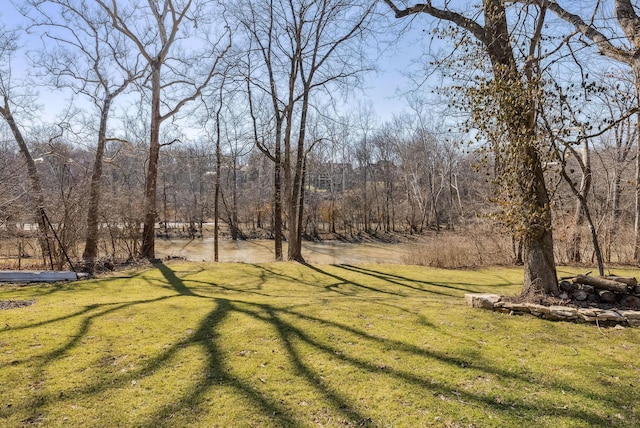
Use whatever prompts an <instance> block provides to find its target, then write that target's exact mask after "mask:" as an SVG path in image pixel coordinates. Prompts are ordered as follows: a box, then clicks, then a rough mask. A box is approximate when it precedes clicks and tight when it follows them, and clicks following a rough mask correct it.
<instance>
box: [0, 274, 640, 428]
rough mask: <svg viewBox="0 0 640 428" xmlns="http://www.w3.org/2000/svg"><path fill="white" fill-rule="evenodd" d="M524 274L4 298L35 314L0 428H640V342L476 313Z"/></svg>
mask: <svg viewBox="0 0 640 428" xmlns="http://www.w3.org/2000/svg"><path fill="white" fill-rule="evenodd" d="M616 273H619V274H627V275H636V276H637V275H638V271H626V272H625V271H620V272H616ZM560 274H561V275H562V274H563V272H560ZM521 278H522V272H521V270H518V269H504V268H501V269H483V270H475V271H451V270H438V269H432V268H424V267H414V266H399V265H361V266H351V265H337V266H311V265H301V264H294V263H273V264H219V265H215V264H205V263H171V264H159V265H157V266H155V267H154V268H151V269H145V270H140V271H135V272H128V273H120V274H117V275H116V276H113V277H109V278H103V279H95V280H90V281H83V282H78V283H69V284H55V285H30V286H25V287H8V286H5V287H0V300H35V304H33V305H31V306H27V307H22V308H16V309H10V310H4V311H0V321H1V322H0V425H2V426H26V425H32V424H36V425H38V424H41V425H43V426H54V427H55V426H104V427H111V426H138V427H158V426H171V427H175V426H202V427H213V426H221V427H228V426H234V427H235V426H256V427H268V426H274V427H276V426H277V427H282V426H301V427H304V426H331V427H333V426H375V427H378V426H379V427H388V426H398V427H404V426H448V427H455V426H477V427H485V426H496V427H504V426H514V427H516V426H517V427H519V426H549V427H558V426H563V427H566V426H575V427H584V426H629V427H631V426H638V425H640V416H639V415H638V412H639V411H640V408H639V406H640V405H639V404H638V403H640V388H639V387H640V360H638V354H639V353H640V329H637V328H625V329H613V328H607V329H604V328H598V327H596V326H594V325H587V324H571V323H562V322H549V321H544V320H539V319H537V318H533V317H529V316H509V315H505V314H499V313H493V312H490V311H482V310H475V309H471V308H468V307H466V306H465V304H464V299H463V294H464V293H466V292H495V293H498V294H515V293H517V292H518V291H519V285H518V284H519V283H520V282H521Z"/></svg>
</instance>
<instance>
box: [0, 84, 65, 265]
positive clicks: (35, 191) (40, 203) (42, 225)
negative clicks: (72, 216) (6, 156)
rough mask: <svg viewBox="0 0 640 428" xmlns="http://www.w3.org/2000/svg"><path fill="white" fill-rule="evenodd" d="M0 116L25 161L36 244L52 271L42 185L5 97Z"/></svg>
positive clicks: (0, 108) (51, 255)
mask: <svg viewBox="0 0 640 428" xmlns="http://www.w3.org/2000/svg"><path fill="white" fill-rule="evenodd" d="M0 114H2V116H3V117H4V119H5V120H6V122H7V124H8V125H9V128H10V129H11V132H12V133H13V137H14V138H15V139H16V142H17V143H18V148H19V149H20V153H21V154H22V157H23V158H24V160H25V164H26V166H27V175H28V177H29V190H30V191H31V195H30V196H31V197H30V200H31V201H32V204H33V208H34V213H35V218H36V223H38V243H39V245H40V250H41V252H42V258H43V260H44V263H45V265H46V263H47V261H49V264H50V265H51V268H52V269H53V258H52V257H53V254H52V250H51V242H50V241H49V234H48V232H47V231H48V230H49V225H48V222H47V214H46V212H45V210H44V192H43V191H42V185H41V184H40V178H39V177H38V170H37V169H36V163H35V161H34V160H33V157H32V156H31V152H30V151H29V147H28V146H27V142H26V141H25V139H24V137H23V136H22V132H21V131H20V128H19V127H18V124H17V123H16V121H15V118H14V117H13V113H12V112H11V108H10V106H9V100H8V98H7V97H6V96H5V97H4V107H0Z"/></svg>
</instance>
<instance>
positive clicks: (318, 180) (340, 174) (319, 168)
mask: <svg viewBox="0 0 640 428" xmlns="http://www.w3.org/2000/svg"><path fill="white" fill-rule="evenodd" d="M352 177H353V166H352V165H351V164H350V163H338V162H323V163H320V164H316V165H314V166H313V168H311V169H310V171H308V172H307V184H308V185H309V186H311V187H313V188H315V189H318V190H333V191H334V192H343V191H345V190H346V189H348V188H349V184H350V182H351V181H352Z"/></svg>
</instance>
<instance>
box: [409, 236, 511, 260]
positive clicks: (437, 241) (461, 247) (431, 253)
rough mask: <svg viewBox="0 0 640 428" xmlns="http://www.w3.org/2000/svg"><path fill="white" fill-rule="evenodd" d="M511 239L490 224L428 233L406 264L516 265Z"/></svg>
mask: <svg viewBox="0 0 640 428" xmlns="http://www.w3.org/2000/svg"><path fill="white" fill-rule="evenodd" d="M513 261H514V253H513V249H512V246H511V240H510V239H509V238H508V237H507V236H505V235H503V234H500V233H499V232H498V231H496V230H493V229H491V228H489V227H487V226H483V225H477V226H475V227H468V228H465V229H464V230H458V231H444V232H439V233H430V234H428V235H425V237H424V238H423V239H422V242H420V243H418V244H416V249H415V251H413V252H411V253H410V254H408V255H407V256H406V257H405V260H404V262H405V263H406V264H412V265H420V266H430V267H436V268H445V269H463V268H478V267H482V266H504V265H509V264H513Z"/></svg>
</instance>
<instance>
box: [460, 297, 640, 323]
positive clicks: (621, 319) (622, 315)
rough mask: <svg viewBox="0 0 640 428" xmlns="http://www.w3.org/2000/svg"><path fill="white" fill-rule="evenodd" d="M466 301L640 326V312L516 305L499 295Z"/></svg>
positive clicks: (513, 311)
mask: <svg viewBox="0 0 640 428" xmlns="http://www.w3.org/2000/svg"><path fill="white" fill-rule="evenodd" d="M465 300H466V302H467V304H468V305H469V306H472V307H474V308H482V309H489V310H493V311H498V312H503V313H508V314H530V315H533V316H536V317H539V318H544V319H549V320H558V321H573V322H594V323H596V322H597V323H603V324H628V325H632V326H640V311H639V310H629V309H602V308H597V307H587V308H576V307H573V306H561V305H556V306H544V305H539V304H536V303H514V302H508V301H505V300H503V298H502V297H501V296H499V295H497V294H465Z"/></svg>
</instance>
